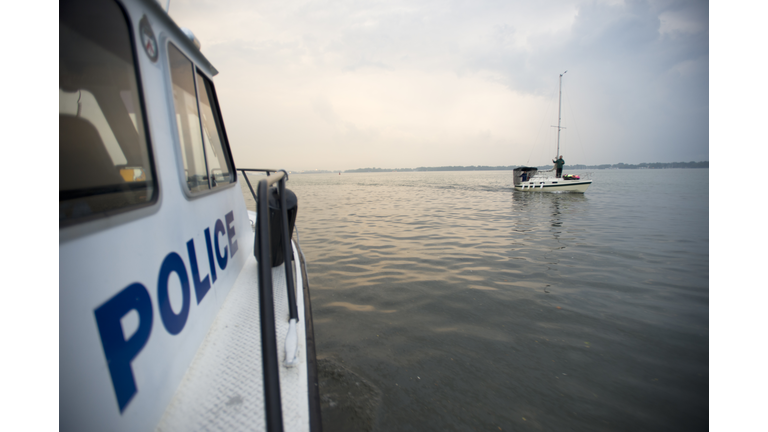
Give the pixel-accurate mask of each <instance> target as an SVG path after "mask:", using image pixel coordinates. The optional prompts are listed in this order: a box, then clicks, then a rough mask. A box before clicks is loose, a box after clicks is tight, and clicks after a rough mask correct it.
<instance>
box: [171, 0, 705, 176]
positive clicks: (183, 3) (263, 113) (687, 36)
mask: <svg viewBox="0 0 768 432" xmlns="http://www.w3.org/2000/svg"><path fill="white" fill-rule="evenodd" d="M170 15H171V17H172V18H173V19H174V20H175V21H176V22H177V23H178V24H179V26H181V27H187V28H189V29H191V30H192V31H193V32H194V33H195V35H196V36H197V37H198V39H200V41H201V43H202V51H203V53H204V54H205V55H206V56H207V57H208V58H209V60H210V61H211V62H212V63H213V64H214V66H216V68H217V69H218V70H219V71H220V73H219V75H217V76H216V77H215V78H214V83H215V85H216V89H217V93H218V95H219V99H220V104H221V108H222V111H223V114H224V119H225V123H226V127H227V133H228V136H229V141H230V145H231V147H232V151H233V153H234V156H235V159H236V161H237V163H238V166H254V167H256V166H258V167H277V168H280V167H284V168H287V169H292V170H306V169H331V170H338V169H351V168H363V167H374V166H375V167H382V168H413V167H418V166H442V165H493V166H495V165H525V164H531V165H543V164H547V163H550V161H551V159H552V158H553V157H554V156H555V153H556V145H557V142H556V140H557V134H556V128H553V127H551V126H552V125H556V124H557V97H558V77H559V75H560V74H561V73H563V72H564V71H566V70H567V71H568V72H567V73H566V74H565V75H564V76H563V104H562V121H563V126H565V127H566V128H567V129H565V130H563V132H562V136H561V154H563V155H564V158H565V160H566V163H567V164H576V163H585V164H602V163H619V162H624V163H640V162H676V161H703V160H709V6H708V3H707V2H705V1H689V0H682V1H657V0H652V1H642V0H641V1H620V0H606V1H593V0H589V1H579V0H557V1H547V2H537V1H532V0H526V1H478V0H473V1H450V0H449V1H414V0H409V1H380V2H375V1H339V0H329V1H292V0H278V1H271V0H270V1H252V0H172V1H171V5H170Z"/></svg>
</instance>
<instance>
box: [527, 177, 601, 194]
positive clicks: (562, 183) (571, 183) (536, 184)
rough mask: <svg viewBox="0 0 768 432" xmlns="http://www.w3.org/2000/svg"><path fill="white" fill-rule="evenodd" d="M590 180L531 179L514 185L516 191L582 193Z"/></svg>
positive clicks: (589, 183) (590, 182)
mask: <svg viewBox="0 0 768 432" xmlns="http://www.w3.org/2000/svg"><path fill="white" fill-rule="evenodd" d="M591 184H592V180H563V179H555V178H543V179H537V178H534V179H531V180H529V181H526V182H523V183H521V184H519V185H515V190H516V191H525V192H576V193H584V192H586V191H587V188H589V185H591Z"/></svg>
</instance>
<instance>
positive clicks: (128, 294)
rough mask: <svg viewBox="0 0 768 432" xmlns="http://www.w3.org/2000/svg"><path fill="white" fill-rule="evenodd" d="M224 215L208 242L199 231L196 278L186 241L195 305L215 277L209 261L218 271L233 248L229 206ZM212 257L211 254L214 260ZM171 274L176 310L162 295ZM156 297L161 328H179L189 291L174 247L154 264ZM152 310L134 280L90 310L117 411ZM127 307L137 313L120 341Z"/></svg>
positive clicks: (124, 402) (131, 391) (129, 395)
mask: <svg viewBox="0 0 768 432" xmlns="http://www.w3.org/2000/svg"><path fill="white" fill-rule="evenodd" d="M224 220H226V225H224V222H222V221H221V219H217V220H216V223H215V224H214V235H213V244H211V231H210V228H206V229H205V231H204V232H205V245H206V250H207V253H208V265H209V268H210V278H209V275H205V276H204V277H203V278H202V280H201V279H200V269H199V266H198V262H197V255H196V252H195V243H194V239H190V240H189V241H187V244H186V246H187V255H188V257H189V264H190V268H191V270H192V281H193V283H194V286H195V296H196V299H197V304H200V302H201V301H202V300H203V298H204V297H205V295H206V294H207V293H208V291H209V290H210V288H211V287H212V286H213V284H214V283H215V282H216V279H217V275H216V265H215V264H218V265H219V268H220V269H221V270H224V269H226V267H227V263H228V261H229V258H231V257H232V256H233V255H234V254H235V252H237V239H236V238H235V227H234V212H232V211H230V212H229V213H227V214H226V215H225V216H224ZM220 236H225V238H226V241H225V242H224V247H223V249H222V248H220V247H219V238H220ZM228 248H229V249H228ZM227 251H229V252H227ZM214 256H215V258H216V260H215V263H214ZM172 273H175V274H176V275H177V276H178V278H179V281H180V282H181V294H182V306H181V311H180V312H179V313H178V314H176V313H174V312H173V309H172V308H171V302H170V297H169V296H168V281H169V278H170V277H171V274H172ZM157 302H158V303H159V304H158V308H159V312H160V318H161V319H162V321H163V327H165V330H166V331H167V332H168V333H170V334H171V335H177V334H179V333H181V331H182V330H183V329H184V327H185V325H186V323H187V318H188V316H189V312H190V306H191V293H190V283H189V274H188V273H187V266H186V264H185V263H184V259H183V258H182V257H181V256H180V255H179V254H177V253H176V252H169V253H168V254H167V255H166V256H165V258H164V259H163V262H162V263H161V264H160V271H159V272H158V277H157ZM152 309H153V305H152V298H151V297H150V295H149V291H148V290H147V288H146V287H145V286H144V285H143V284H141V283H140V282H135V283H132V284H130V285H128V286H127V287H125V288H123V290H122V291H120V292H119V293H117V294H115V295H114V296H113V297H112V298H110V299H109V300H107V301H105V302H104V303H103V304H101V305H100V306H99V307H97V308H96V309H94V311H93V313H94V315H95V317H96V326H97V327H98V331H99V337H100V338H101V346H102V348H103V350H104V357H105V358H106V360H107V366H108V368H109V374H110V378H111V379H112V387H113V388H114V391H115V396H116V398H117V405H118V407H119V409H120V414H122V413H123V411H124V410H125V408H126V407H127V406H128V404H129V403H130V402H131V400H132V399H133V397H134V396H135V395H136V393H138V388H137V386H136V380H135V379H134V376H133V370H132V368H131V362H132V361H133V360H134V359H135V358H136V357H137V356H138V355H139V353H140V352H141V350H142V349H144V346H146V344H147V342H148V341H149V338H150V335H151V333H152V317H153V313H152ZM132 310H135V311H136V312H137V313H138V314H139V328H138V329H137V330H136V332H135V333H134V334H133V335H132V336H131V337H130V338H129V339H128V340H126V339H125V335H124V333H123V326H122V323H121V319H122V318H123V317H124V316H126V315H127V314H128V313H129V312H130V311H132Z"/></svg>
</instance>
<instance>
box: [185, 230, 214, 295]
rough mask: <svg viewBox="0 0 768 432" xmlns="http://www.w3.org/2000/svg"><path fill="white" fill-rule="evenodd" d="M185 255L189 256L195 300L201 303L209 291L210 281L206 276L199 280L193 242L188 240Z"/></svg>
mask: <svg viewBox="0 0 768 432" xmlns="http://www.w3.org/2000/svg"><path fill="white" fill-rule="evenodd" d="M187 254H188V255H189V266H190V269H191V270H192V283H194V284H195V298H197V304H200V302H201V301H203V297H205V295H206V294H207V293H208V290H209V289H211V281H210V279H209V277H208V275H205V279H203V280H200V270H199V269H198V268H197V254H196V253H195V240H194V239H190V240H189V241H188V242H187Z"/></svg>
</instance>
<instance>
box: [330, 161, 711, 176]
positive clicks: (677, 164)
mask: <svg viewBox="0 0 768 432" xmlns="http://www.w3.org/2000/svg"><path fill="white" fill-rule="evenodd" d="M520 166H521V165H507V166H485V165H472V166H441V167H418V168H358V169H352V170H346V171H344V172H345V173H370V172H412V171H511V170H513V169H515V168H518V167H520ZM537 168H539V169H549V168H552V165H543V166H539V167H537ZM666 168H709V161H704V162H654V163H646V162H642V163H639V164H636V165H633V164H625V163H617V164H603V165H566V166H565V169H566V170H569V169H570V170H577V169H666ZM334 172H335V171H334Z"/></svg>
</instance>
